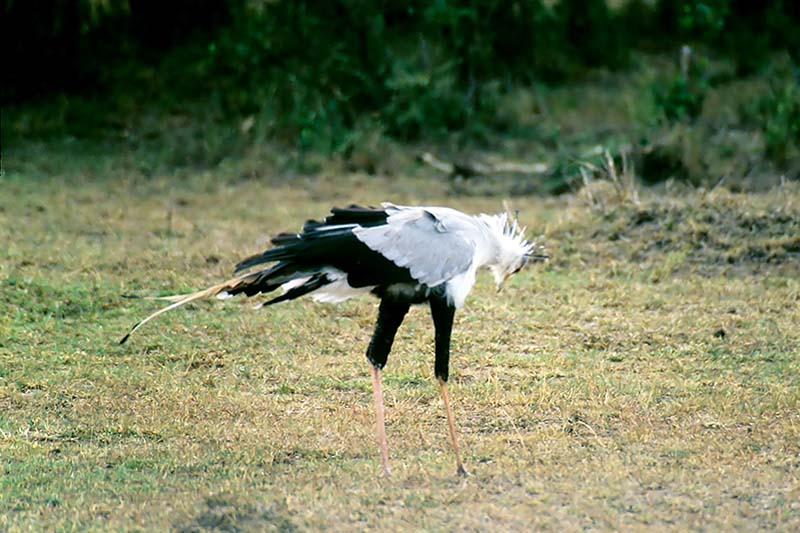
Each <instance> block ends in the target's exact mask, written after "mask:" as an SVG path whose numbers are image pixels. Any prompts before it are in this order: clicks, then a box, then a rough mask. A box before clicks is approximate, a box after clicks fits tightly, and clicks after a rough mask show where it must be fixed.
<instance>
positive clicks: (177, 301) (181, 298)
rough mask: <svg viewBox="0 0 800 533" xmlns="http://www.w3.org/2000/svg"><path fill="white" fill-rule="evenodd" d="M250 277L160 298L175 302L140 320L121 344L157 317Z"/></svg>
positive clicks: (222, 290)
mask: <svg viewBox="0 0 800 533" xmlns="http://www.w3.org/2000/svg"><path fill="white" fill-rule="evenodd" d="M248 277H250V276H240V277H238V278H233V279H229V280H228V281H225V282H223V283H220V284H219V285H214V286H213V287H209V288H207V289H204V290H202V291H198V292H194V293H191V294H176V295H175V296H163V297H160V298H159V299H160V300H167V301H170V302H173V303H172V304H170V305H168V306H167V307H164V308H162V309H159V310H158V311H156V312H155V313H153V314H151V315H150V316H148V317H147V318H145V319H143V320H140V321H139V322H137V323H136V324H134V325H133V327H132V328H131V329H130V331H129V332H128V333H127V334H126V335H125V336H124V337H122V339H120V341H119V343H120V344H125V341H127V340H128V338H129V337H130V336H131V335H132V334H133V333H134V332H135V331H136V330H137V329H139V328H140V327H142V326H144V325H145V324H147V323H148V322H150V321H151V320H153V319H154V318H155V317H157V316H159V315H162V314H164V313H166V312H167V311H172V310H173V309H175V308H177V307H180V306H182V305H185V304H188V303H189V302H193V301H195V300H199V299H201V298H209V297H211V296H216V295H217V294H219V293H221V292H224V291H227V290H230V289H233V288H235V287H236V286H237V285H239V284H240V283H242V282H243V281H244V280H245V279H246V278H248Z"/></svg>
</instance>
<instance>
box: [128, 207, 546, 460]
mask: <svg viewBox="0 0 800 533" xmlns="http://www.w3.org/2000/svg"><path fill="white" fill-rule="evenodd" d="M524 232H525V228H521V227H520V226H519V225H518V223H517V221H516V220H513V221H512V220H511V219H510V217H509V215H508V214H507V213H502V214H499V215H484V214H481V215H477V216H470V215H467V214H464V213H462V212H460V211H456V210H455V209H450V208H446V207H409V206H398V205H394V204H390V203H383V204H381V208H371V207H360V206H357V205H352V206H350V207H347V208H344V209H341V208H333V209H332V210H331V214H330V215H329V216H327V217H326V218H325V220H324V221H322V222H319V221H315V220H309V221H308V222H306V224H305V225H304V226H303V231H302V232H301V233H282V234H280V235H278V236H277V237H275V238H273V239H272V243H273V244H274V245H275V246H274V247H273V248H271V249H269V250H267V251H265V252H263V253H260V254H257V255H254V256H251V257H248V258H247V259H245V260H243V261H241V262H240V263H239V264H237V265H236V270H235V272H234V274H235V275H236V274H239V275H236V277H234V278H232V279H230V280H228V281H225V282H223V283H220V284H219V285H214V286H213V287H209V288H208V289H205V290H202V291H199V292H195V293H193V294H185V295H176V296H169V297H166V299H167V300H169V301H171V302H173V303H172V304H171V305H169V306H167V307H165V308H163V309H161V310H159V311H156V312H155V313H153V314H151V315H150V316H148V317H147V318H145V319H144V320H142V321H141V322H139V323H137V324H135V325H134V326H133V328H131V330H130V332H128V334H127V335H125V336H124V337H123V338H122V340H121V341H120V344H123V343H124V342H125V341H127V340H128V338H129V337H130V335H131V334H132V333H133V332H135V331H136V330H137V329H139V328H140V327H141V326H143V325H144V324H145V323H147V322H149V321H150V320H151V319H153V318H155V317H157V316H158V315H160V314H162V313H165V312H167V311H169V310H171V309H175V308H176V307H180V306H181V305H184V304H187V303H189V302H191V301H194V300H198V299H200V298H206V297H211V296H216V297H218V298H226V297H229V296H233V295H236V294H240V293H244V294H246V295H247V296H254V295H256V294H260V293H269V292H272V291H274V290H275V289H277V288H279V287H280V288H282V289H283V293H282V294H281V295H279V296H276V297H274V298H272V299H271V300H269V301H266V302H264V303H263V304H261V305H260V306H259V307H262V306H267V305H271V304H275V303H278V302H283V301H286V300H293V299H295V298H298V297H300V296H303V295H306V294H311V295H312V296H313V298H314V299H315V300H316V301H320V302H329V303H338V302H342V301H344V300H347V299H348V298H351V297H353V296H358V295H360V294H364V293H372V294H374V295H375V296H377V297H378V298H379V299H380V306H379V308H378V320H377V323H376V324H375V331H374V333H373V335H372V340H371V341H370V343H369V347H368V348H367V359H368V360H369V362H370V363H371V367H370V370H371V373H372V387H373V397H374V402H375V413H376V417H377V441H378V445H379V447H380V453H381V466H382V468H383V474H384V475H386V476H388V475H389V452H388V446H387V443H386V428H385V423H384V411H383V393H382V390H381V370H382V369H383V367H384V366H385V365H386V361H387V359H388V356H389V352H390V350H391V348H392V343H393V341H394V337H395V333H396V332H397V329H398V328H399V327H400V324H401V323H402V321H403V318H404V317H405V315H406V313H407V312H408V310H409V307H410V306H411V305H412V304H421V303H425V302H428V304H429V305H430V309H431V315H432V317H433V324H434V327H435V362H434V374H435V376H436V379H437V380H438V382H439V386H440V388H441V391H442V399H443V401H444V407H445V410H446V412H447V425H448V430H449V432H450V440H451V442H452V445H453V452H454V454H455V458H456V465H457V468H458V474H459V475H465V474H466V471H465V470H464V465H463V463H462V462H461V456H460V454H459V449H458V441H457V440H456V430H455V424H454V423H453V412H452V409H451V408H450V398H449V396H448V393H447V378H448V373H449V360H450V335H451V331H452V327H453V316H454V314H455V311H456V309H457V308H459V307H461V306H462V305H463V304H464V300H465V299H466V297H467V294H468V293H469V291H470V289H472V286H473V284H474V283H475V275H476V272H477V271H478V270H480V269H482V268H489V269H490V270H491V272H492V274H493V275H494V279H495V281H496V282H497V286H498V290H499V289H500V288H501V287H502V283H503V282H504V281H505V280H506V279H507V278H508V277H509V276H511V275H512V274H515V273H517V272H519V271H520V269H521V268H522V267H523V266H525V264H526V263H527V262H528V261H529V260H543V259H547V256H546V255H542V253H541V247H539V246H536V245H535V244H533V243H530V242H528V241H526V240H525V237H524ZM267 263H273V264H272V265H271V266H268V267H262V266H261V265H264V264H267ZM256 266H258V267H259V268H257V269H255V270H252V271H250V272H248V273H244V274H240V273H241V272H243V271H247V270H250V269H252V268H253V267H256Z"/></svg>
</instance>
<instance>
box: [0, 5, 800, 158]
mask: <svg viewBox="0 0 800 533" xmlns="http://www.w3.org/2000/svg"><path fill="white" fill-rule="evenodd" d="M1 5H2V7H3V9H4V13H3V21H4V24H3V26H4V31H3V34H4V51H5V53H4V56H5V57H6V58H7V60H8V63H7V64H6V67H5V68H4V73H5V78H6V79H5V80H4V84H3V86H4V89H3V101H4V103H14V104H18V103H21V102H26V101H30V100H32V99H34V98H39V97H42V98H45V99H49V100H53V97H54V96H57V95H60V94H62V93H66V94H70V95H76V94H77V95H81V96H82V97H85V98H91V99H97V98H99V99H101V100H102V99H104V98H106V99H110V97H109V95H112V94H120V93H124V94H125V95H126V98H127V99H128V100H130V99H136V98H138V100H139V101H138V102H135V103H134V104H131V105H128V106H127V108H126V109H127V111H126V112H128V113H136V112H139V111H140V110H141V108H142V107H143V106H162V107H163V108H171V107H174V106H176V105H185V104H186V103H187V102H195V103H197V105H200V106H204V107H206V108H208V109H214V110H216V111H215V112H216V114H217V116H220V117H226V120H239V121H241V120H245V119H247V118H248V117H252V118H253V121H254V122H255V123H257V124H258V127H259V128H260V131H261V132H262V133H264V134H267V135H269V136H271V137H273V138H277V139H281V140H283V141H285V142H287V143H288V144H290V145H292V146H295V147H298V148H300V149H301V150H307V149H310V150H319V151H323V152H340V153H347V152H348V150H350V149H351V147H352V139H353V132H354V131H356V130H357V129H358V128H359V127H360V126H361V125H363V124H365V123H366V124H372V125H379V127H380V129H382V130H384V131H385V132H386V133H388V134H389V135H391V136H393V137H395V138H398V139H401V140H415V139H420V138H437V137H441V136H444V135H445V134H446V135H452V134H454V133H456V134H458V135H460V136H463V137H464V138H467V139H469V138H471V139H481V138H485V137H486V136H487V135H488V133H489V132H492V131H495V132H497V131H501V130H503V129H504V128H508V127H511V126H513V125H510V124H509V123H508V121H507V120H501V119H499V118H498V116H497V113H496V103H497V101H498V97H499V96H501V95H502V94H503V92H504V91H506V90H507V89H508V88H510V87H513V86H518V85H520V84H523V85H524V84H530V83H534V82H536V83H549V84H553V83H563V82H568V81H572V80H578V79H581V78H584V77H586V76H589V75H592V73H593V72H597V71H598V70H604V69H605V70H616V69H623V68H626V67H627V66H628V65H629V64H630V59H631V51H633V50H636V49H645V50H652V51H669V52H671V53H674V50H676V49H678V48H679V47H680V46H681V45H683V44H689V45H692V46H693V47H699V48H700V49H702V50H704V51H707V52H708V53H714V54H716V55H717V56H727V57H729V58H731V59H733V61H734V62H735V65H736V70H737V73H738V74H740V75H743V74H749V73H753V72H755V71H757V70H758V69H759V68H761V66H762V64H763V63H764V60H765V59H764V58H765V57H766V56H767V55H768V54H769V53H770V52H771V51H774V50H788V51H789V54H790V56H792V57H794V58H795V61H797V58H798V50H800V45H799V43H800V41H799V40H798V39H800V32H798V31H796V29H797V27H800V8H798V3H797V2H793V1H790V0H775V1H772V2H750V1H747V0H704V1H699V0H660V1H658V2H655V3H651V2H645V1H643V0H631V1H630V2H628V3H626V4H625V5H624V6H623V8H621V9H619V10H612V9H610V8H609V7H608V3H607V2H606V1H605V0H582V1H578V0H561V1H559V2H556V3H555V4H552V3H550V2H543V1H542V0H526V1H518V0H484V1H481V2H466V1H463V0H461V1H459V0H437V1H434V2H424V1H421V0H412V1H410V2H392V1H383V2H361V1H357V0H336V1H333V2H313V1H309V0H293V1H285V0H278V1H274V2H269V1H263V2H258V1H252V0H250V1H247V0H175V1H172V2H166V3H153V2H149V1H146V0H109V1H104V2H100V1H99V0H43V1H41V2H35V3H32V2H24V1H19V0H2V4H1ZM703 83H705V82H704V81H703V80H698V79H696V78H694V79H689V78H687V79H681V78H676V79H674V80H671V81H668V82H666V84H665V85H664V86H663V87H660V88H658V89H657V90H656V93H655V96H656V98H657V99H658V102H657V104H658V105H659V106H660V107H661V108H662V109H663V111H664V113H665V115H666V117H667V118H668V119H670V120H678V119H681V118H684V117H688V118H692V117H694V116H696V115H697V114H698V113H699V112H700V109H701V106H702V102H703V91H704V86H703ZM71 109H73V110H74V109H75V106H72V107H71ZM121 112H125V111H124V110H123V111H121ZM784 115H786V114H785V113H784ZM786 116H789V115H786ZM72 122H73V123H74V124H81V121H80V120H74V121H72ZM76 127H77V126H76ZM780 150H781V149H780V148H778V152H780Z"/></svg>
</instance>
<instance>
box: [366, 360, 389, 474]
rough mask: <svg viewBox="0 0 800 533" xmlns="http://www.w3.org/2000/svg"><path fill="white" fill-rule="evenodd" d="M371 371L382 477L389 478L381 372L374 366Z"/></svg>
mask: <svg viewBox="0 0 800 533" xmlns="http://www.w3.org/2000/svg"><path fill="white" fill-rule="evenodd" d="M370 368H371V369H372V395H373V398H374V400H375V414H376V415H377V419H378V420H377V437H378V446H380V448H381V466H382V467H383V475H384V476H386V477H389V475H390V474H391V472H390V470H389V446H388V445H387V444H386V422H385V420H384V418H383V390H382V389H381V370H380V369H379V368H377V367H375V366H372V365H371V366H370Z"/></svg>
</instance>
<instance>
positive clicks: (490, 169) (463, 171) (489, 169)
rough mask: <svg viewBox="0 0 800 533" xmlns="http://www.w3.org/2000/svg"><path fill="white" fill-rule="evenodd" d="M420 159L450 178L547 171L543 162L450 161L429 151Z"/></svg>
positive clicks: (541, 172)
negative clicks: (489, 162) (486, 162)
mask: <svg viewBox="0 0 800 533" xmlns="http://www.w3.org/2000/svg"><path fill="white" fill-rule="evenodd" d="M420 159H421V160H422V161H423V162H424V163H427V164H428V165H430V166H432V167H433V168H435V169H436V170H438V171H439V172H442V173H444V174H448V175H449V176H450V177H451V178H456V177H462V178H469V177H472V176H491V175H493V174H543V173H545V172H547V171H548V167H547V165H545V164H544V163H515V162H512V161H499V162H497V163H495V164H485V163H480V162H477V161H470V162H464V161H461V162H452V163H450V162H448V161H443V160H441V159H439V158H438V157H436V156H435V155H433V154H432V153H430V152H424V153H423V154H422V155H421V156H420Z"/></svg>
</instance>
